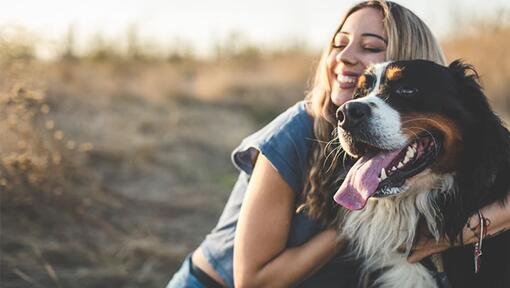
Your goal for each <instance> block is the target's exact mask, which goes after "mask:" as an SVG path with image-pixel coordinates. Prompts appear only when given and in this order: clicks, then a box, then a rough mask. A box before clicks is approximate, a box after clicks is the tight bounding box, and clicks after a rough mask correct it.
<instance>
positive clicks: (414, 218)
mask: <svg viewBox="0 0 510 288" xmlns="http://www.w3.org/2000/svg"><path fill="white" fill-rule="evenodd" d="M336 116H337V118H338V128H337V132H338V139H339V141H340V145H341V147H342V148H343V150H344V151H345V152H346V153H347V154H348V155H349V156H351V157H352V158H354V160H355V159H356V158H357V160H356V162H355V163H354V165H353V166H352V167H351V169H350V170H349V171H348V173H347V175H346V176H345V179H344V180H343V183H342V184H341V186H340V188H339V190H338V191H337V192H336V194H335V195H334V200H335V201H336V202H337V203H339V204H341V205H342V206H344V207H345V208H347V209H349V210H351V211H348V213H347V215H346V216H345V219H344V220H343V223H342V224H341V227H340V229H341V231H342V233H343V234H344V235H347V237H348V239H349V240H350V243H351V246H352V248H353V251H354V253H355V254H356V256H357V257H360V258H362V259H363V271H364V272H366V273H367V274H368V275H372V276H373V275H376V277H375V279H373V277H372V280H373V281H371V282H370V283H371V284H370V285H369V286H372V287H399V288H407V287H420V288H421V287H427V288H428V287H431V288H435V287H438V286H440V284H439V282H438V281H436V280H437V279H436V277H434V273H432V272H433V271H431V270H430V269H428V268H427V265H424V263H417V264H411V263H409V262H408V261H407V255H408V253H409V252H410V250H411V248H412V246H413V241H414V239H415V238H416V236H417V233H418V231H417V230H418V229H417V227H418V226H419V224H420V225H421V226H423V227H426V229H427V230H428V232H429V234H430V235H431V237H434V238H435V239H436V240H437V239H440V238H442V237H446V238H447V239H452V241H454V240H455V241H462V239H459V235H461V234H462V230H463V228H464V227H465V225H466V223H467V221H468V219H469V217H470V216H471V215H476V214H477V211H479V209H480V208H482V207H484V206H485V205H487V204H489V203H493V202H495V201H499V202H500V204H501V205H506V204H507V203H504V202H505V199H506V197H507V195H508V194H509V191H510V133H509V131H508V129H507V128H505V127H504V126H503V125H502V122H501V120H500V119H499V118H498V117H497V116H496V115H495V113H493V111H492V110H491V108H490V105H489V103H488V101H487V98H486V97H485V95H484V93H483V91H482V89H481V86H480V84H479V82H478V74H477V73H476V71H475V70H474V68H473V67H472V66H471V65H469V64H465V63H464V62H463V61H461V60H456V61H454V62H452V63H451V64H450V65H449V66H448V67H446V66H442V65H438V64H435V63H433V62H430V61H426V60H412V61H394V62H386V63H382V64H377V65H374V66H372V67H370V68H369V69H368V70H367V71H366V72H365V73H364V74H363V75H361V76H360V78H359V79H358V83H357V87H356V90H355V92H354V96H353V99H352V100H349V101H348V102H346V103H344V104H343V105H342V106H340V107H339V108H338V110H337V115H336ZM489 220H490V219H489ZM473 251H474V250H473V246H472V245H464V246H462V245H461V247H457V248H451V249H449V250H448V251H446V252H443V253H442V254H441V257H442V258H441V259H442V263H443V264H444V269H445V271H446V274H447V279H448V282H449V284H450V285H451V286H452V287H502V288H503V287H506V288H508V287H510V231H506V232H504V231H503V233H500V234H499V235H497V236H495V237H486V238H485V239H484V241H483V256H481V259H482V262H481V266H480V271H479V272H478V273H475V272H474V265H475V264H474V256H473ZM369 278H370V277H369Z"/></svg>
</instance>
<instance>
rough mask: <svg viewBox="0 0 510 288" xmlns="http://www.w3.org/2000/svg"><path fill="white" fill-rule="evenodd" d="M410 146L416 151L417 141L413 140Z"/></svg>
mask: <svg viewBox="0 0 510 288" xmlns="http://www.w3.org/2000/svg"><path fill="white" fill-rule="evenodd" d="M411 147H412V148H413V150H414V152H416V150H417V149H418V143H416V142H414V143H413V145H411Z"/></svg>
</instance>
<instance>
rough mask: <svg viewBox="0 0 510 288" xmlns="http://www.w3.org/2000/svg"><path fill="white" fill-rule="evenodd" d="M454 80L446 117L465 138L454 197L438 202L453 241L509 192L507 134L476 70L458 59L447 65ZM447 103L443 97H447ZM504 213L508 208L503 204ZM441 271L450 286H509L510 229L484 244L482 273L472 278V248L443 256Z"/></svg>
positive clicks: (508, 141)
mask: <svg viewBox="0 0 510 288" xmlns="http://www.w3.org/2000/svg"><path fill="white" fill-rule="evenodd" d="M448 69H449V71H450V73H451V74H452V75H453V79H454V81H455V83H454V85H455V89H454V91H455V92H454V93H453V94H451V95H449V97H451V98H452V99H453V101H452V103H451V104H450V103H448V102H450V101H448V100H447V102H446V103H448V104H446V105H445V106H444V107H445V110H444V113H445V115H450V117H451V118H453V119H454V120H455V122H456V124H457V125H458V127H459V129H460V132H461V133H462V135H463V141H462V142H463V149H462V150H461V152H460V154H459V157H458V158H457V159H458V164H457V165H456V177H455V178H456V179H455V182H456V184H457V185H458V192H459V193H458V194H457V195H456V196H455V197H452V198H449V199H444V200H445V201H439V203H438V205H439V207H441V208H440V210H441V214H442V215H441V216H440V217H442V218H443V219H438V221H440V223H444V225H443V227H442V231H443V232H444V233H445V234H446V235H448V237H449V238H450V239H456V237H457V236H456V235H459V234H461V231H462V229H463V228H464V227H465V224H466V220H467V218H468V217H469V216H470V215H473V214H475V213H476V212H477V211H478V210H479V209H480V208H482V207H484V206H485V205H487V204H490V203H493V202H499V203H500V204H501V205H505V204H506V205H508V204H509V203H505V201H504V200H505V199H506V197H507V195H508V193H509V190H510V133H509V132H508V130H507V129H506V128H505V127H504V126H503V125H502V123H501V120H500V119H499V118H498V117H497V116H496V115H495V114H494V112H493V111H492V109H491V108H490V106H489V103H488V101H487V98H486V97H485V95H484V93H483V91H482V89H481V87H480V85H479V83H478V75H477V73H476V71H475V70H474V68H473V67H472V66H470V65H467V64H464V63H462V62H461V61H454V62H453V63H452V64H450V66H449V67H448ZM445 100H446V99H445ZM506 209H510V207H509V206H506ZM444 256H445V257H444V259H445V268H446V270H447V274H448V277H449V279H450V282H451V284H452V285H453V287H501V288H503V287H510V231H507V232H506V233H503V234H501V235H499V236H497V237H494V238H492V239H487V240H485V241H484V243H483V255H482V262H481V271H480V272H479V273H478V274H474V272H473V269H474V268H473V267H474V263H473V262H474V260H473V259H474V258H473V247H472V246H471V245H469V246H466V247H462V248H456V249H451V250H449V251H447V252H445V253H444Z"/></svg>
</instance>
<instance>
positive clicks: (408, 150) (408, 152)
mask: <svg viewBox="0 0 510 288" xmlns="http://www.w3.org/2000/svg"><path fill="white" fill-rule="evenodd" d="M414 153H416V151H414V150H413V148H411V147H407V152H406V157H409V158H413V157H414Z"/></svg>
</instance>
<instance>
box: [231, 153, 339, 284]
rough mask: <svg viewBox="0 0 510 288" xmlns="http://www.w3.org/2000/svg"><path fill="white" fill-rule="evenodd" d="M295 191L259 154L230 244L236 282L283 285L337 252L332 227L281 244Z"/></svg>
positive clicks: (285, 233)
mask: <svg viewBox="0 0 510 288" xmlns="http://www.w3.org/2000/svg"><path fill="white" fill-rule="evenodd" d="M294 194H295V193H294V191H293V190H292V189H291V188H290V186H289V185H288V184H287V183H286V182H285V181H284V180H283V178H282V177H281V176H280V174H279V173H278V172H277V171H276V170H275V168H274V167H273V166H272V165H271V163H270V162H269V161H268V160H267V158H266V157H265V156H263V155H262V154H259V156H258V159H257V161H256V164H255V168H254V171H253V174H252V176H251V179H250V182H249V184H248V189H247V192H246V196H245V199H244V201H243V206H242V208H241V212H240V216H239V222H238V224H237V230H236V238H235V244H234V283H235V286H236V287H267V286H270V287H288V286H291V285H293V284H296V283H298V282H300V281H301V280H303V279H305V278H306V277H307V276H309V275H310V274H312V273H313V272H314V271H316V270H317V269H319V268H320V267H321V266H322V265H323V264H325V263H326V262H327V261H328V260H329V259H331V258H332V257H333V256H334V254H335V252H336V251H337V247H338V245H337V243H338V241H337V234H336V231H335V230H334V229H330V230H326V231H323V232H321V233H319V234H318V235H316V236H314V237H313V238H312V239H310V240H309V241H308V242H306V243H305V244H303V245H301V246H299V247H294V248H286V243H287V238H288V234H289V228H290V223H291V219H292V215H293V213H294V210H295V207H294Z"/></svg>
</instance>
